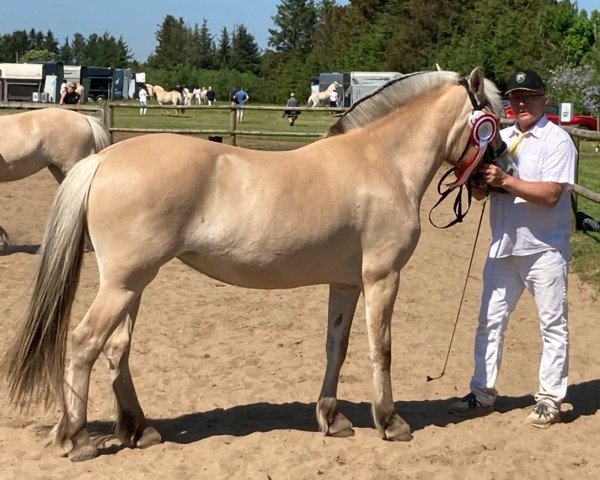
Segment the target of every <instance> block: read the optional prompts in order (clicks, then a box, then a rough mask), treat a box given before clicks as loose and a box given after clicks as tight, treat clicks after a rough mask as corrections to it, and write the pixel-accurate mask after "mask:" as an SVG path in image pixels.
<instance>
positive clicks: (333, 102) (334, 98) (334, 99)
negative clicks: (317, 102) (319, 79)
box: [329, 88, 338, 108]
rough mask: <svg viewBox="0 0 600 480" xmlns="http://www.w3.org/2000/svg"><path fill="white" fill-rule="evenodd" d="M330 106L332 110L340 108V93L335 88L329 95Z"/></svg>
mask: <svg viewBox="0 0 600 480" xmlns="http://www.w3.org/2000/svg"><path fill="white" fill-rule="evenodd" d="M329 106H330V107H331V108H337V106H338V92H337V90H336V89H335V88H334V89H333V90H332V91H331V93H330V94H329Z"/></svg>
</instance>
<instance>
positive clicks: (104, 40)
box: [86, 32, 131, 68]
mask: <svg viewBox="0 0 600 480" xmlns="http://www.w3.org/2000/svg"><path fill="white" fill-rule="evenodd" d="M86 58H87V60H88V62H89V64H90V65H98V66H103V67H112V68H124V67H127V66H129V63H130V62H131V52H130V51H129V47H128V46H127V44H126V43H125V42H124V40H123V38H122V37H120V38H119V39H118V40H117V39H116V38H115V37H113V36H112V35H110V34H109V33H108V32H105V33H104V34H103V35H102V36H99V35H97V34H95V33H92V34H91V35H90V36H89V37H88V39H87V41H86Z"/></svg>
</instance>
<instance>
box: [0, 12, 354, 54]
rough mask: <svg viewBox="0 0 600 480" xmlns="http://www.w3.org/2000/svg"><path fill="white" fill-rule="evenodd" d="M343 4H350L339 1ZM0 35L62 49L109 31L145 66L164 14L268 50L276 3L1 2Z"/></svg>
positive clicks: (154, 44) (214, 33) (213, 32)
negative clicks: (239, 29)
mask: <svg viewBox="0 0 600 480" xmlns="http://www.w3.org/2000/svg"><path fill="white" fill-rule="evenodd" d="M337 3H338V4H339V5H345V4H347V3H349V2H348V0H338V1H337ZM0 4H1V5H2V13H1V14H0V33H2V34H4V33H11V32H13V31H14V30H23V29H25V30H30V29H31V28H35V29H36V30H42V31H43V32H46V31H48V30H52V33H54V35H55V37H57V38H58V39H59V43H60V44H62V43H63V42H64V39H65V37H66V36H69V37H72V36H73V34H74V33H77V32H79V33H81V34H83V35H84V36H85V37H87V36H88V35H89V34H91V33H98V34H102V33H104V32H105V31H108V32H109V33H110V34H111V35H114V36H115V37H116V38H118V37H119V36H120V35H122V36H123V39H124V40H125V41H126V42H127V44H128V45H129V48H130V49H131V51H132V52H133V56H134V58H135V59H136V60H139V61H145V60H146V58H147V57H148V55H150V53H152V51H154V48H155V47H156V30H157V29H158V26H159V25H160V24H162V21H163V19H164V18H165V15H173V16H174V17H176V18H179V17H182V18H183V19H184V21H185V22H186V24H187V25H189V26H194V24H196V23H198V25H202V21H203V18H206V20H207V22H208V28H209V29H210V31H211V33H212V34H213V35H216V36H217V37H218V36H219V34H220V31H221V29H222V28H223V27H227V30H228V31H229V32H230V33H231V31H232V30H233V27H234V26H235V25H236V24H239V23H243V24H244V25H245V26H246V28H247V29H248V31H249V32H250V33H251V34H252V35H254V38H255V39H256V41H257V43H258V45H259V46H260V47H261V48H263V49H264V48H266V47H267V40H268V38H269V30H268V29H269V28H273V27H274V25H273V21H272V17H273V16H274V15H275V14H276V13H277V5H279V4H280V1H279V0H211V1H206V0H172V1H164V0H100V1H98V0H78V1H73V0H0Z"/></svg>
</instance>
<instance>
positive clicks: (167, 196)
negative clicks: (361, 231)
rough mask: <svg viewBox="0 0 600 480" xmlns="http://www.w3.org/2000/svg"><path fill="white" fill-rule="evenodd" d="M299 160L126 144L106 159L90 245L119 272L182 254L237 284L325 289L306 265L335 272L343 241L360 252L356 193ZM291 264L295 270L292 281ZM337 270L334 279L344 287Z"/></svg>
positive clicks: (151, 138)
mask: <svg viewBox="0 0 600 480" xmlns="http://www.w3.org/2000/svg"><path fill="white" fill-rule="evenodd" d="M300 153H303V152H300ZM300 157H301V155H299V154H298V152H260V151H253V150H244V149H240V148H236V147H232V146H228V145H223V144H218V143H215V142H208V141H202V140H199V139H194V138H189V137H183V136H178V135H170V134H158V135H147V136H144V137H138V138H137V139H130V140H127V141H124V142H120V143H119V144H117V145H113V146H112V147H109V148H108V149H106V150H104V151H103V152H101V153H100V159H101V160H100V167H99V169H98V171H97V174H96V178H95V179H94V182H93V183H92V187H91V189H90V194H89V199H88V209H89V210H88V219H89V225H88V228H89V231H90V236H91V238H92V242H93V243H94V246H95V247H97V252H98V253H99V254H100V256H101V258H102V259H101V261H102V262H104V263H106V262H108V263H109V264H110V265H112V266H115V268H117V267H116V266H117V265H120V264H129V263H130V262H134V263H136V264H140V263H145V262H146V263H147V264H153V263H155V262H157V263H161V262H163V261H166V260H168V259H169V258H172V257H174V256H179V255H183V258H182V259H184V261H186V263H188V264H190V265H192V266H193V267H194V268H197V269H198V270H200V271H203V272H204V273H207V274H209V275H210V276H213V277H216V278H221V279H222V280H223V281H227V282H229V283H234V284H238V285H246V286H252V285H254V286H258V287H260V288H269V286H270V285H275V284H280V285H282V286H290V287H291V286H298V285H300V284H310V283H318V282H317V278H316V277H315V276H314V275H313V274H312V273H311V269H308V268H305V267H306V265H309V264H310V265H313V264H314V263H315V262H322V263H323V262H324V263H327V253H326V252H328V251H330V250H331V249H333V248H334V245H336V244H339V242H340V241H341V240H342V239H343V238H346V240H347V245H348V249H349V251H348V253H347V254H346V256H350V255H352V253H351V252H350V250H352V251H354V250H356V248H358V247H357V245H358V244H359V240H358V236H357V233H356V229H355V226H354V220H355V217H354V216H353V208H355V204H354V203H353V202H351V201H350V199H351V197H352V196H353V195H354V194H353V193H352V192H353V188H352V187H351V186H350V185H348V186H347V188H345V187H344V188H342V189H337V190H332V189H331V188H330V187H328V185H331V184H332V183H333V182H332V181H331V180H332V179H333V178H335V177H336V176H337V177H339V170H337V169H335V168H331V169H329V170H328V169H323V168H319V167H318V165H319V161H320V160H322V159H318V158H315V159H314V161H313V160H311V159H308V160H301V159H300ZM321 163H322V162H321ZM325 163H327V162H325ZM324 177H325V178H324ZM327 179H329V180H327ZM321 180H323V181H321ZM337 183H338V185H339V183H340V182H339V179H338V181H337ZM115 192H118V194H115ZM116 218H118V219H119V221H118V222H115V221H114V220H113V219H116ZM290 219H296V220H295V221H290ZM107 223H108V224H110V228H106V225H107ZM353 235H354V236H353ZM352 238H354V241H352ZM302 245H303V246H304V247H303V248H302V247H301V246H302ZM106 252H109V253H106ZM185 252H188V253H185ZM189 252H192V253H189ZM309 253H310V255H312V257H310V255H309ZM107 256H108V257H110V258H107ZM142 257H143V260H142ZM309 257H310V258H309ZM311 258H312V260H311ZM283 264H285V265H287V266H288V267H293V268H289V269H287V270H286V271H288V272H293V271H294V270H296V271H297V273H294V274H292V273H285V275H287V277H286V278H287V280H285V281H284V279H283V278H282V276H281V275H283V274H282V269H281V267H282V265H283ZM201 265H204V266H201ZM313 266H314V265H313ZM338 267H339V265H338V264H337V263H336V264H335V266H334V265H333V264H332V265H331V266H330V267H329V273H328V275H330V276H334V277H336V275H337V276H339V278H340V279H341V275H342V274H341V273H339V271H338V270H336V269H338ZM258 271H260V272H262V273H261V275H262V277H261V278H262V280H259V279H258V277H254V275H255V274H256V272H258ZM253 278H254V280H252V279H253ZM251 284H252V285H251Z"/></svg>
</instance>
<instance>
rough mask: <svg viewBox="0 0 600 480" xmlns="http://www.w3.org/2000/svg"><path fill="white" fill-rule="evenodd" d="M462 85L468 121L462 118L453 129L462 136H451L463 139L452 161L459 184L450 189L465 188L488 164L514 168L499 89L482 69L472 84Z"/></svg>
mask: <svg viewBox="0 0 600 480" xmlns="http://www.w3.org/2000/svg"><path fill="white" fill-rule="evenodd" d="M459 83H460V84H461V85H462V86H463V87H464V89H465V91H466V94H467V98H466V99H465V102H466V103H465V107H464V109H463V111H464V113H463V115H464V118H462V119H461V118H459V119H458V121H457V122H456V125H455V127H454V129H453V130H455V131H456V130H458V132H456V134H455V135H451V136H450V138H454V139H457V138H458V139H459V141H458V142H455V145H454V148H453V150H454V151H453V152H452V153H451V155H450V157H451V158H456V159H457V160H455V161H453V160H451V159H448V161H449V162H450V163H452V164H453V165H454V167H455V174H456V180H455V181H454V182H452V183H451V184H450V185H448V187H450V188H455V187H459V186H461V185H463V184H464V183H465V182H466V181H467V180H468V179H469V177H471V176H472V175H473V174H474V173H475V172H477V170H478V168H479V166H480V165H481V164H482V163H483V162H484V161H486V162H488V163H492V162H496V163H501V164H505V165H510V164H512V160H510V157H509V156H508V155H507V152H506V144H505V143H504V142H503V141H502V138H501V137H500V132H499V113H500V95H499V92H498V89H497V88H496V86H495V85H494V84H493V83H492V82H491V81H489V80H487V79H485V78H484V77H483V73H482V72H481V70H480V69H479V68H476V69H474V70H473V71H472V72H471V75H470V76H469V79H468V80H467V79H461V80H460V82H459Z"/></svg>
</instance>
